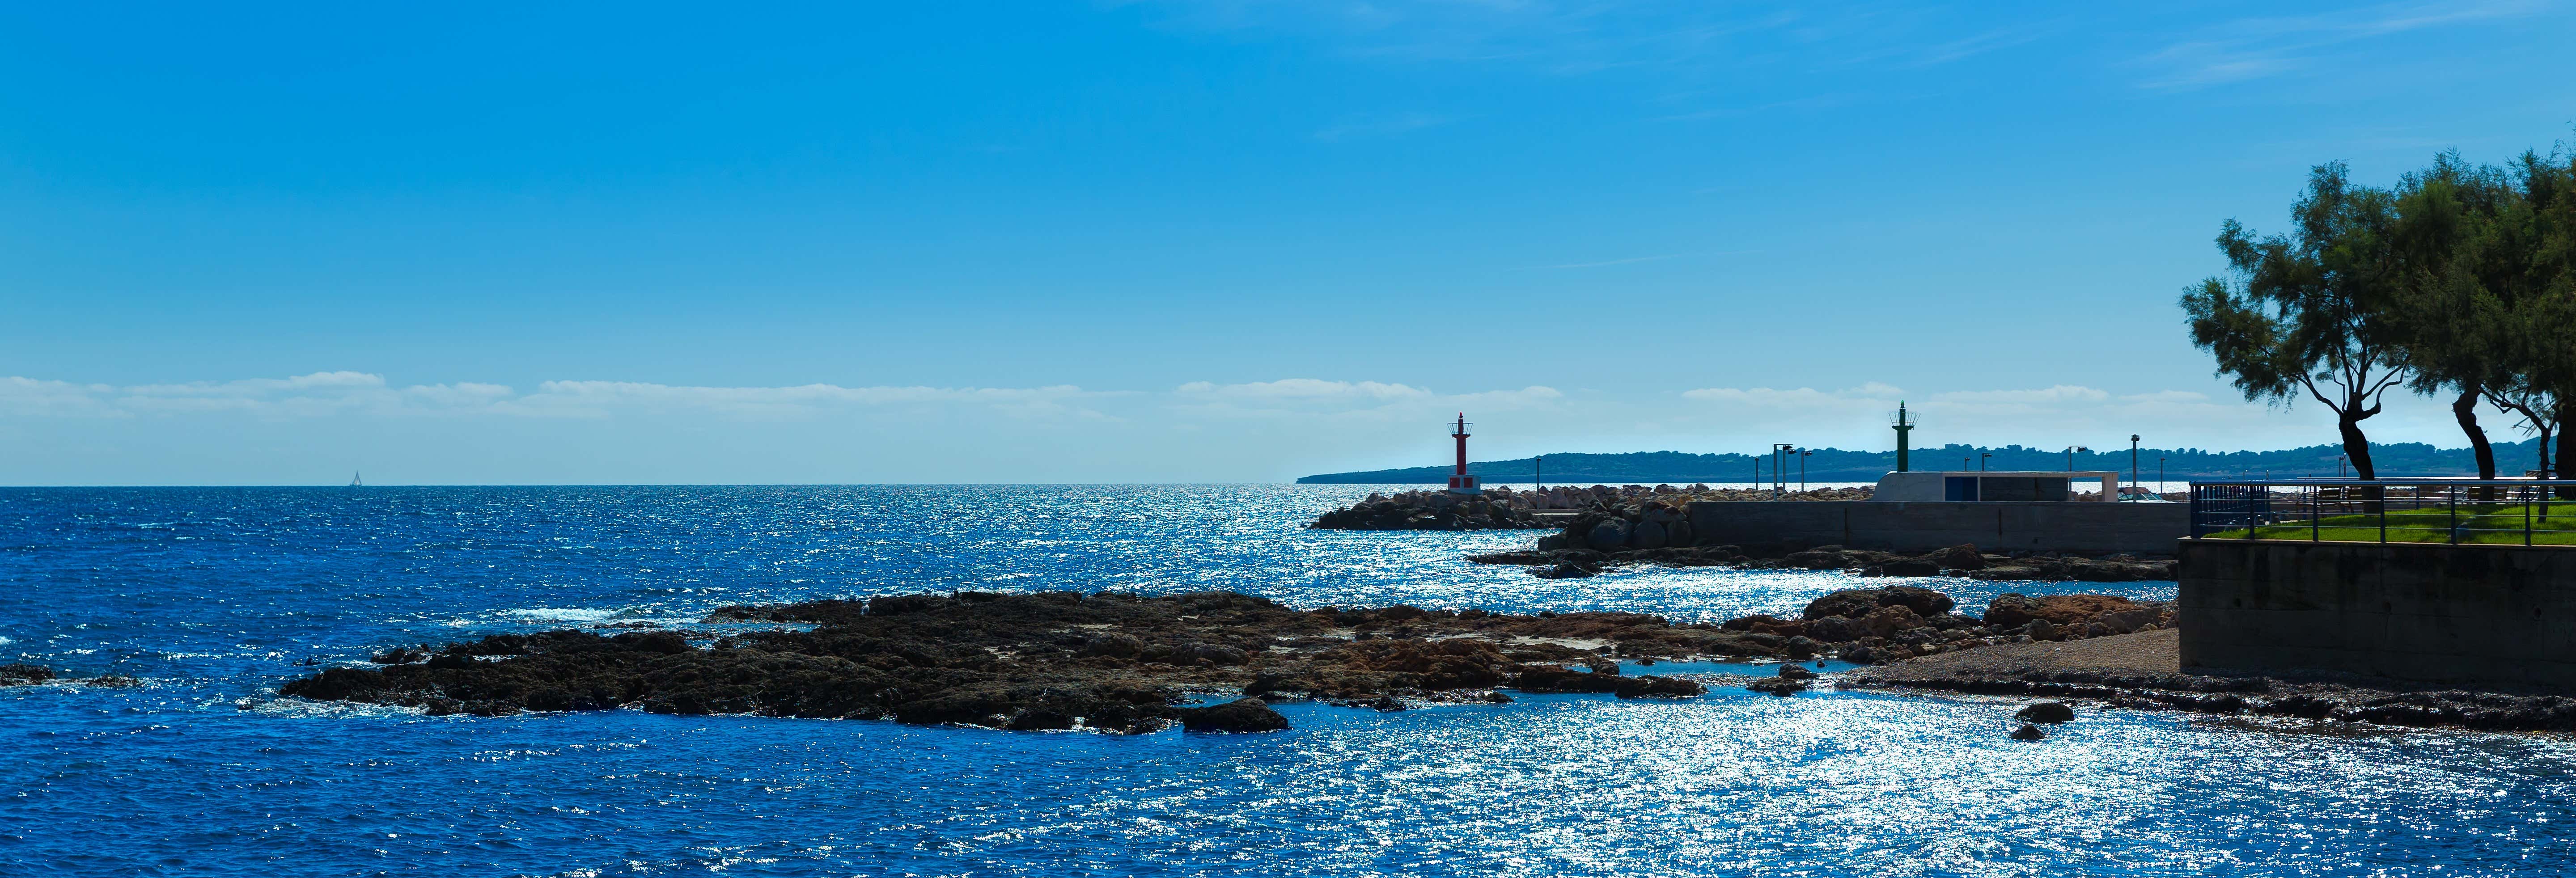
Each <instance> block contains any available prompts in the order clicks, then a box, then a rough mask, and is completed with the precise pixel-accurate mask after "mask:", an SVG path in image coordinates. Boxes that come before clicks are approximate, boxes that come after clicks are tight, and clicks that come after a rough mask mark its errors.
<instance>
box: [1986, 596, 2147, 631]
mask: <svg viewBox="0 0 2576 878" xmlns="http://www.w3.org/2000/svg"><path fill="white" fill-rule="evenodd" d="M2141 606H2142V605H2141V604H2139V603H2137V602H2136V601H2132V600H2129V599H2128V598H2124V597H2119V596H2116V595H2107V594H2053V595H2042V596H2039V597H2032V596H2029V595H2024V594H2020V593H2018V592H2005V593H2003V594H1999V595H1996V596H1995V599H1994V600H1992V601H1989V602H1987V604H1986V615H1985V622H1986V624H1988V625H2002V626H2005V627H2007V628H2009V627H2013V626H2016V625H2020V624H2022V623H2025V622H2029V621H2030V620H2033V619H2046V620H2048V621H2050V622H2054V623H2057V624H2059V625H2075V624H2079V623H2082V622H2086V621H2090V620H2092V619H2093V618H2094V617H2096V616H2100V615H2102V614H2105V613H2116V612H2125V611H2128V610H2135V609H2138V608H2140V607H2141ZM2140 624H2143V623H2140ZM2131 630H2135V629H2134V628H2132V629H2131Z"/></svg>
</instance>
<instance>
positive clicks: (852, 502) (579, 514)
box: [0, 485, 2576, 876]
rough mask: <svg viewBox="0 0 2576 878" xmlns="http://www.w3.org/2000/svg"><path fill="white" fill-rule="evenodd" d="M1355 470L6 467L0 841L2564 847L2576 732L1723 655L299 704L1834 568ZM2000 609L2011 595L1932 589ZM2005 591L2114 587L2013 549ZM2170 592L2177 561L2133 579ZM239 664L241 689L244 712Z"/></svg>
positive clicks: (1973, 871)
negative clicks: (1629, 664)
mask: <svg viewBox="0 0 2576 878" xmlns="http://www.w3.org/2000/svg"><path fill="white" fill-rule="evenodd" d="M1368 489H1369V488H1368V486H1342V485H1333V486H1182V487H1174V486H1124V487H1122V486H1066V487H1053V486H1019V487H1002V486H974V487H918V488H915V487H853V488H421V489H404V488H383V489H380V488H367V489H358V490H349V489H204V490H198V489H138V490H16V489H11V490H0V661H33V662H37V663H41V664H45V665H48V666H51V667H54V668H56V669H58V670H64V671H68V672H70V673H71V674H73V675H75V676H81V677H87V676H93V675H97V674H102V673H121V674H129V675H132V676H135V677H139V678H142V679H143V681H144V684H143V685H142V686H139V687H136V688H130V689H103V688H91V687H86V686H82V685H78V684H57V685H48V686H40V687H27V688H18V689H8V690H0V719H5V720H6V722H5V723H0V874H76V875H79V874H95V875H111V874H114V875H122V874H137V873H145V874H152V873H158V874H173V875H246V874H257V875H367V874H469V875H485V874H491V875H512V874H526V875H558V874H561V875H664V874H694V873H705V872H716V871H721V872H724V873H729V874H751V875H817V874H834V875H843V874H857V875H982V874H1028V875H1204V874H1220V875H1225V874H1241V875H1308V874H1313V875H1324V874H1332V875H1367V874H1397V873H1402V874H1408V875H1413V874H1433V875H1437V874H1459V875H1487V874H1501V875H1533V876H1536V875H1701V874H1706V875H1739V874H1790V875H2043V874H2044V875H2065V874H2139V875H2184V874H2190V875H2202V874H2245V875H2382V874H2386V875H2417V874H2443V875H2449V874H2472V875H2481V874H2529V875H2559V874H2567V873H2569V872H2571V871H2576V844H2571V831H2570V830H2568V829H2562V828H2561V827H2562V826H2566V825H2567V824H2569V823H2570V821H2571V820H2576V774H2571V771H2570V769H2571V766H2576V749H2571V747H2570V746H2569V745H2568V744H2565V743H2562V742H2559V741H2555V740H2546V739H2535V738H2523V737H2508V736H2494V735H2476V734H2465V733H2446V732H2445V733H2427V732H2405V733H2396V732H2389V733H2358V734H2357V733H2351V732H2343V733H2336V734H2320V733H2303V732H2294V731H2288V730H2284V729H2283V728H2279V727H2273V726H2265V725H2246V724H2238V723H2233V722H2223V721H2216V720H2209V719H2193V718H2188V717H2182V716H2176V715H2171V714H2161V713H2138V712H2125V711H2107V710H2106V711H2094V710H2086V711H2085V712H2084V714H2083V716H2082V717H2081V718H2080V719H2079V720H2078V721H2077V722H2075V723H2073V724H2070V725H2068V726H2066V727H2064V728H2063V729H2062V730H2060V731H2059V732H2058V733H2057V734H2055V735H2053V736H2052V737H2050V738H2049V739H2048V740H2046V741H2043V742H2039V743H2036V744H2018V743H2015V742H2012V741H2009V740H2007V739H2005V738H2004V737H2003V732H2004V730H2005V728H2006V726H2005V724H2004V718H2005V717H2006V715H2007V714H2008V713H2009V711H2010V706H2009V705H2005V704H2002V703H1995V702H1983V701H1979V700H1974V699H1929V698H1896V697H1889V696H1882V695H1868V694H1836V693H1826V694H1823V695H1811V696H1801V697H1798V698H1793V699H1775V698H1770V697H1768V696H1758V695H1753V694H1751V693H1747V692H1744V691H1742V690H1732V691H1728V690H1720V691H1717V692H1714V693H1712V694H1711V695H1709V696H1708V697H1705V698H1702V699H1698V700H1694V701H1686V702H1668V703H1655V702H1622V701H1619V700H1617V699H1613V698H1608V697H1593V696H1527V697H1523V698H1522V699H1521V700H1520V701H1519V702H1517V703H1514V704H1509V705H1500V706H1473V707H1444V708H1435V709H1428V710H1417V711H1410V712H1405V713H1398V714H1379V713H1375V712H1367V711H1353V710H1347V709H1341V708H1332V707H1323V706H1315V705H1286V706H1284V707H1283V708H1282V710H1283V712H1284V713H1286V714H1287V715H1288V716H1289V719H1290V721H1291V722H1292V723H1293V724H1294V726H1295V727H1294V728H1293V729H1291V730H1290V731H1288V732H1285V733H1279V734H1272V735H1192V734H1184V733H1180V732H1165V733H1160V734H1154V735H1145V736H1138V737H1123V738H1122V737H1108V736H1099V735H1088V734H1025V733H1006V732H993V731H984V730H976V729H923V728H909V727H903V726H896V725H893V724H890V723H881V722H841V721H816V720H774V719H755V718H744V717H670V716H653V715H647V714H643V713H640V712H632V711H621V712H613V713H598V714H579V715H542V716H518V717H508V718H498V719H493V718H475V717H465V716H453V717H438V718H429V717H422V716H418V715H414V714H409V713H404V712H400V711H392V710H384V709H373V708H365V709H353V708H348V707H344V706H320V705H308V704H301V703H298V702H293V701H277V700H273V695H272V693H273V692H274V691H275V689H276V687H277V685H278V684H279V683H280V682H282V681H284V680H286V679H288V678H289V677H291V676H294V675H298V674H302V673H310V672H311V671H312V670H313V668H314V666H317V665H320V666H327V665H332V664H343V663H350V662H356V661H361V660H363V658H364V657H365V655H366V654H368V653H370V652H372V651H374V650H377V649H381V648H383V647H385V646H388V645H393V644H399V643H416V642H420V641H423V640H433V641H444V640H450V639H458V638H466V637H475V636H480V635H482V634H486V633H493V632H500V631H519V630H537V629H541V628H547V627H560V626H563V625H567V624H594V623H601V622H615V621H651V620H683V619H693V618H695V617H696V616H697V615H698V614H700V613H702V612H704V611H705V610H707V609H709V608H711V607H714V606H717V605H721V604H730V603H747V602H760V601H783V600H798V599H805V598H813V597H825V596H850V595H863V594H873V593H883V592H905V591H922V590H941V591H945V590H953V589H964V588H973V589H984V590H1034V589H1079V590H1084V591H1096V590H1102V589H1118V590H1136V591H1147V592H1170V591H1193V590H1202V589H1212V588H1222V589H1234V590H1239V591H1245V592H1252V593H1256V594H1262V595H1266V596H1270V597H1273V598H1276V599H1278V600H1281V601H1285V602H1288V603H1290V604H1294V605H1299V606H1315V605H1322V604H1379V603H1388V602H1396V601H1404V602H1411V603H1415V604H1420V605H1424V606H1438V607H1456V608H1466V607H1482V608H1486V609H1494V610H1517V611H1528V610H1538V609H1559V610H1570V609H1623V610H1642V611H1647V612H1658V613H1665V614H1669V615H1673V616H1675V617H1680V618H1694V619H1696V618H1709V619H1714V618H1722V617H1727V616H1734V615H1740V614H1743V613H1748V612H1775V613H1780V612H1792V611H1795V610H1796V609H1797V608H1798V607H1799V606H1801V605H1803V604H1804V603H1805V602H1806V601H1807V600H1809V599H1810V598H1813V597H1814V596H1816V595H1818V594H1821V593H1823V592H1824V591H1827V590H1830V589H1832V588H1836V587H1841V586H1843V585H1846V584H1849V583H1850V582H1851V580H1848V579H1847V578H1845V577H1844V576H1842V575H1841V574H1835V573H1807V572H1764V573H1736V572H1727V571H1715V570H1705V569H1702V570H1641V571H1631V572H1620V573H1614V574H1610V575H1605V576H1601V577H1596V578H1593V579H1584V580H1560V581H1547V580H1539V579H1535V578H1532V577H1529V576H1528V575H1526V574H1525V573H1523V572H1522V571H1520V570H1519V569H1517V568H1508V567H1506V568H1493V567H1479V566H1476V565H1470V564H1466V563H1464V562H1463V561H1461V560H1460V556H1461V555H1463V554H1466V553H1468V552H1473V551H1482V550H1490V549H1494V548H1501V547H1506V546H1512V545H1519V544H1523V543H1526V542H1527V541H1528V540H1529V539H1530V538H1531V537H1532V536H1533V535H1532V534H1528V533H1500V534H1496V533H1487V534H1440V533H1382V534H1381V533H1334V532H1308V531H1304V530H1301V529H1299V528H1298V526H1297V525H1298V524H1299V523H1301V522H1302V521H1304V520H1305V519H1307V518H1310V517H1311V516H1312V515H1313V514H1314V513H1315V512H1317V511H1320V510H1321V509H1323V508H1325V507H1327V506H1329V505H1333V504H1335V503H1339V502H1347V501H1348V500H1349V499H1351V498H1353V497H1356V496H1358V495H1361V494H1365V493H1366V492H1367V491H1368ZM1932 584H1933V585H1935V587H1939V588H1942V589H1943V590H1945V591H1949V592H1950V593H1952V594H1953V595H1956V596H1958V597H1960V598H1961V600H1962V603H1964V604H1968V605H1970V607H1971V608H1973V607H1974V606H1975V605H1977V604H1981V603H1982V602H1983V601H1984V600H1985V599H1986V598H1987V597H1990V596H1991V595H1992V594H1993V593H1994V592H1995V591H1997V590H1998V589H1996V588H1995V587H1993V586H1992V585H1990V584H1986V583H1977V582H1969V581H1943V582H1938V583H1932ZM2012 587H2013V588H2014V589H2016V590H2020V591H2025V592H2032V591H2076V590H2101V589H2102V588H2103V587H2101V586H2078V585H2076V584H2072V583H2068V584H2014V585H2013V586H2012ZM2113 588H2117V589H2124V590H2126V592H2127V593H2130V594H2134V595H2137V596H2141V597H2155V598H2164V597H2170V596H2171V594H2172V588H2173V586H2172V584H2171V583H2141V584H2133V585H2128V586H2117V587H2113ZM244 703H248V704H249V705H250V707H251V709H242V706H241V705H243V704H244Z"/></svg>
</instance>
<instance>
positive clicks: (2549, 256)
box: [2182, 145, 2576, 498]
mask: <svg viewBox="0 0 2576 878" xmlns="http://www.w3.org/2000/svg"><path fill="white" fill-rule="evenodd" d="M2290 216H2291V225H2290V230H2289V231H2288V232H2287V233H2286V234H2273V235H2265V236H2258V235H2256V234H2255V233H2254V232H2253V231H2252V230H2249V229H2247V228H2245V227H2244V226H2242V225H2239V224H2238V223H2237V222H2236V221H2235V220H2232V219H2231V220H2228V221H2227V222H2226V223H2225V224H2224V225H2222V226H2221V227H2220V230H2219V233H2218V249H2219V250H2220V251H2221V252H2222V253H2224V254H2225V255H2226V258H2227V265H2228V271H2227V273H2226V274H2225V275H2223V276H2220V277H2212V278H2209V279H2207V280H2204V281H2201V282H2200V283H2199V284H2196V285H2194V286H2192V287H2190V288H2188V289H2186V290H2185V291H2184V293H2183V296H2182V307H2183V310H2184V312H2186V314H2187V315H2188V323H2189V325H2190V330H2191V337H2192V342H2193V343H2194V344H2196V345H2198V346H2200V347H2201V348H2202V349H2203V350H2206V351H2209V352H2210V354H2211V355H2212V356H2213V357H2214V358H2215V359H2216V360H2217V364H2218V373H2219V374H2220V375H2223V376H2226V377H2228V378H2229V379H2230V380H2231V381H2232V382H2233V383H2234V384H2235V385H2236V387H2237V388H2238V389H2240V390H2242V391H2244V393H2245V397H2246V399H2248V400H2265V401H2270V402H2274V403H2279V404H2283V405H2287V404H2289V403H2291V402H2293V401H2295V400H2297V399H2299V398H2300V397H2302V396H2305V397H2307V398H2312V399H2314V400H2316V401H2317V402H2318V403H2321V404H2323V405H2325V406H2326V407H2327V408H2328V409H2331V410H2332V411H2333V412H2334V414H2335V426H2336V429H2337V430H2338V431H2339V432H2340V433H2341V439H2342V447H2343V453H2344V454H2345V455H2346V456H2348V457H2349V458H2350V460H2351V463H2352V466H2353V469H2354V472H2355V474H2356V475H2358V476H2359V477H2360V478H2365V479H2368V478H2376V477H2377V476H2378V471H2379V468H2380V465H2381V464H2383V463H2393V462H2394V461H2387V460H2383V459H2382V458H2380V457H2379V456H2377V450H2378V449H2381V448H2386V447H2387V446H2373V445H2371V444H2370V441H2369V439H2368V437H2367V436H2366V435H2365V434H2364V433H2363V432H2362V427H2361V425H2362V422H2363V421H2364V420H2367V419H2369V418H2370V417H2371V416H2373V415H2376V414H2379V412H2380V403H2381V400H2382V398H2383V397H2384V395H2385V394H2386V393H2387V392H2388V391H2390V390H2392V389H2399V388H2403V389H2405V390H2407V391H2410V392H2414V393H2419V394H2424V395H2428V396H2436V397H2446V398H2449V399H2450V400H2451V411H2452V413H2453V415H2454V416H2455V417H2456V418H2457V419H2458V421H2459V424H2460V430H2461V431H2462V432H2463V433H2465V434H2466V435H2467V437H2468V442H2469V448H2470V451H2471V453H2472V455H2473V456H2474V459H2475V462H2476V469H2477V475H2478V477H2480V478H2494V477H2495V476H2496V471H2497V460H2496V452H2497V451H2498V450H2499V449H2498V448H2496V447H2495V446H2494V445H2493V444H2492V443H2491V442H2490V441H2489V440H2488V438H2487V434H2486V430H2485V429H2484V428H2483V427H2482V426H2480V425H2479V423H2478V412H2477V408H2478V403H2480V402H2486V403H2490V404H2492V405H2494V406H2495V407H2496V408H2497V409H2500V410H2502V411H2505V412H2508V413H2510V414H2511V415H2512V417H2513V418H2514V419H2515V426H2516V427H2517V428H2518V429H2519V430H2521V431H2522V432H2523V433H2525V434H2526V435H2530V436H2533V437H2534V441H2532V442H2530V443H2529V444H2530V448H2528V449H2523V450H2521V453H2523V454H2528V455H2529V456H2527V457H2522V458H2521V459H2523V460H2529V461H2532V462H2533V463H2534V464H2535V466H2534V467H2533V469H2536V470H2538V471H2541V472H2544V473H2548V472H2564V471H2565V469H2566V467H2567V465H2568V463H2569V461H2570V460H2572V459H2576V432H2571V431H2570V430H2569V426H2570V424H2569V420H2570V418H2571V416H2576V151H2571V150H2570V149H2569V148H2568V147H2567V146H2565V145H2561V146H2559V147H2557V148H2554V149H2553V150H2551V152H2550V153H2549V154H2548V155H2545V156H2544V155H2542V154H2540V153H2538V152H2525V153H2523V154H2522V155H2521V156H2520V157H2518V158H2516V159H2514V160H2513V161H2511V162H2507V163H2505V164H2502V165H2471V164H2469V163H2467V162H2465V161H2463V160H2462V159H2461V158H2460V156H2459V154H2458V153H2456V152H2447V153H2443V154H2441V155H2439V156H2436V157H2434V159H2433V163H2432V165H2431V166H2429V167H2426V168H2423V169H2421V170H2417V171H2414V172H2412V173H2409V174H2406V175H2405V176H2404V177H2403V178H2402V179H2400V180H2399V181H2398V183H2397V185H2396V186H2394V187H2390V188H2376V187H2370V186H2362V185H2357V184H2354V183H2353V182H2352V181H2351V180H2350V179H2349V178H2348V174H2347V172H2346V169H2345V167H2344V165H2343V164H2342V163H2340V162H2336V163H2329V164H2325V165H2319V166H2317V167H2316V168H2315V169H2314V170H2313V171H2311V172H2310V174H2309V177H2308V184H2307V189H2306V191H2305V193H2304V194H2303V195H2302V196H2301V197H2300V198H2299V200H2298V202H2297V203H2296V204H2294V205H2292V206H2291V209H2290ZM2553 438H2554V439H2555V443H2554V447H2553V442H2552V440H2553ZM2515 444H2516V445H2519V444H2521V443H2515ZM2553 453H2554V455H2555V456H2554V459H2555V461H2556V465H2555V466H2553V465H2552V460H2553ZM2408 468H2409V469H2413V468H2414V467H2411V466H2410V467H2408ZM2511 469H2513V470H2515V471H2520V470H2521V469H2523V467H2521V466H2519V465H2516V466H2512V467H2511ZM2561 495H2562V496H2565V497H2570V498H2576V491H2570V490H2568V489H2561Z"/></svg>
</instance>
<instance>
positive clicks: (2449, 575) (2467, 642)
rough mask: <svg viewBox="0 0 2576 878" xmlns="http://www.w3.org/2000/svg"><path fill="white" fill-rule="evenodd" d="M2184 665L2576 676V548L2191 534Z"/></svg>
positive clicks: (2572, 680)
mask: <svg viewBox="0 0 2576 878" xmlns="http://www.w3.org/2000/svg"><path fill="white" fill-rule="evenodd" d="M2180 555H2181V559H2180V563H2179V565H2178V566H2177V571H2176V574H2175V575H2176V578H2177V579H2178V580H2179V582H2180V586H2181V595H2180V600H2179V601H2178V603H2179V610H2178V616H2179V622H2180V627H2181V629H2182V665H2183V667H2184V668H2186V669H2191V668H2206V669H2232V670H2245V671H2292V670H2326V671H2345V672H2351V673H2357V674H2368V675H2373V676H2381V677H2391V678H2396V679H2404V680H2424V681H2444V682H2463V683H2518V684H2532V685H2543V686H2551V687H2570V688H2576V548H2569V547H2553V546H2543V547H2523V546H2452V545H2444V544H2409V543H2387V544H2381V543H2310V542H2304V541H2297V540H2219V539H2201V540H2184V541H2182V542H2181V543H2180Z"/></svg>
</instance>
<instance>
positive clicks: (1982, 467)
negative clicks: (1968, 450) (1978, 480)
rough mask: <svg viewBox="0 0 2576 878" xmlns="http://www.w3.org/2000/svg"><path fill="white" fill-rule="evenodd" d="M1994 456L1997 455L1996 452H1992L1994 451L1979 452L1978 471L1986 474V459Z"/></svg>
mask: <svg viewBox="0 0 2576 878" xmlns="http://www.w3.org/2000/svg"><path fill="white" fill-rule="evenodd" d="M1993 456H1995V453H1994V452H1992V451H1980V452H1977V471H1978V472H1985V471H1986V458H1989V457H1993Z"/></svg>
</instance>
